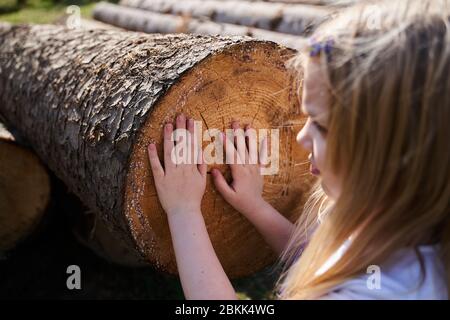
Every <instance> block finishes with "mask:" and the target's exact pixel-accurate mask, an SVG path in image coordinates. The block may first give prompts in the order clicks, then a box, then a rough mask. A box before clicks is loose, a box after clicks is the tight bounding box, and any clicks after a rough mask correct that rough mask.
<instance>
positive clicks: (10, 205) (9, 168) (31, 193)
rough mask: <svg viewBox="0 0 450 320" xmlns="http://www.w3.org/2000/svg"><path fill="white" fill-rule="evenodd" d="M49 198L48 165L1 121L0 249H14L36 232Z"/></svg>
mask: <svg viewBox="0 0 450 320" xmlns="http://www.w3.org/2000/svg"><path fill="white" fill-rule="evenodd" d="M49 201H50V179H49V176H48V173H47V171H46V169H45V167H44V166H43V165H42V163H41V161H40V160H39V158H38V157H37V156H36V155H35V154H34V153H33V152H32V151H31V150H29V149H28V148H27V147H25V146H22V145H21V144H19V143H18V142H17V141H16V139H15V137H14V136H13V135H12V134H11V133H10V132H9V131H8V130H6V128H5V127H4V126H3V125H2V124H1V123H0V252H7V251H9V250H11V249H13V248H15V247H16V246H17V245H18V244H19V243H20V242H21V241H22V240H24V239H26V238H27V237H28V236H30V235H31V234H32V233H33V231H34V230H35V229H36V227H37V226H38V225H39V223H40V222H41V220H42V219H43V217H44V214H45V212H46V211H47V209H48V204H49Z"/></svg>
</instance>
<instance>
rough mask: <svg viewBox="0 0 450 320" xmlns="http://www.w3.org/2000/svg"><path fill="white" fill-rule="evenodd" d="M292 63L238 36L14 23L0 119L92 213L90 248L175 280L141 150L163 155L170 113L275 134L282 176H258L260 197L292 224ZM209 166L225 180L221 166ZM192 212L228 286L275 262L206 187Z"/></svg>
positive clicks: (302, 176)
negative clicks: (198, 210) (153, 148)
mask: <svg viewBox="0 0 450 320" xmlns="http://www.w3.org/2000/svg"><path fill="white" fill-rule="evenodd" d="M293 54H294V51H292V50H290V49H287V48H285V47H280V46H278V45H276V44H274V43H272V42H262V41H256V40H254V39H251V38H248V37H213V36H198V35H197V36H192V35H184V34H178V35H174V34H172V35H160V34H156V35H144V34H138V33H132V32H118V31H111V30H99V29H96V30H77V31H70V30H67V29H65V28H64V27H60V26H14V27H12V28H6V29H5V31H2V30H1V29H0V88H2V90H1V91H0V114H2V115H3V116H4V118H5V120H6V121H7V122H8V123H10V124H14V125H16V127H17V129H18V130H19V131H20V133H21V134H22V136H23V137H24V138H26V139H27V141H28V142H29V143H30V144H31V145H32V146H33V148H34V149H35V151H36V152H37V154H38V155H39V156H40V157H41V158H42V159H44V161H45V162H46V163H47V165H48V166H49V167H50V168H51V169H52V170H53V171H54V172H55V173H56V175H57V176H58V177H59V178H60V179H61V180H62V181H64V182H65V184H66V185H67V186H68V188H69V191H71V192H72V193H74V194H76V195H77V196H78V197H79V198H80V199H82V200H83V202H84V203H85V205H86V206H87V207H88V208H89V209H90V210H91V211H92V212H93V213H94V214H95V216H94V217H93V219H91V220H93V221H98V223H99V225H101V228H102V230H101V234H102V235H104V234H105V233H107V237H99V239H96V241H98V242H100V243H101V245H102V246H103V247H104V248H105V247H106V248H116V247H117V246H120V248H121V249H120V250H119V251H120V252H119V253H118V254H117V256H116V257H114V258H115V259H116V261H119V262H123V263H128V264H139V263H146V264H151V265H154V266H156V267H158V268H159V269H161V270H165V271H167V272H170V273H175V272H176V264H175V259H174V254H173V249H172V245H171V239H170V232H169V228H168V225H167V219H166V216H165V213H164V211H163V210H162V208H161V206H160V204H159V201H158V199H157V194H156V190H155V187H154V184H153V178H152V176H151V170H150V168H149V163H148V159H147V153H146V150H147V145H148V144H149V143H150V142H156V143H157V146H158V148H159V149H158V152H159V153H160V154H161V153H162V147H161V141H162V127H163V124H164V123H165V122H166V121H172V120H173V119H174V117H175V116H176V114H179V113H180V112H184V113H185V114H187V115H188V116H191V117H193V118H194V119H196V120H200V121H203V129H204V130H205V129H206V128H217V129H219V130H224V129H225V128H227V127H228V126H229V123H230V122H231V120H232V119H233V118H239V119H241V120H242V122H243V123H251V124H252V125H253V127H254V128H256V129H258V128H269V129H270V128H278V129H279V130H280V162H279V167H280V170H279V172H278V174H277V175H272V176H266V177H265V186H264V197H265V198H266V200H267V201H269V202H270V203H271V204H272V205H274V206H275V207H276V208H277V209H278V210H279V211H280V212H282V213H283V214H285V215H286V217H288V218H289V219H291V220H292V221H294V220H295V219H296V218H297V217H298V215H299V214H300V211H301V206H302V204H303V201H304V200H305V196H306V193H307V191H308V190H309V187H310V184H311V180H310V178H309V177H308V176H307V174H306V173H307V170H308V168H307V161H306V158H307V155H306V153H304V152H302V151H301V150H300V148H299V147H297V146H295V134H296V132H297V130H298V129H299V127H300V125H301V122H302V121H300V122H293V121H294V120H295V119H297V120H299V117H301V116H300V115H299V113H300V111H299V110H300V107H299V101H298V97H297V95H296V90H297V89H296V88H295V86H293V83H294V81H293V76H294V75H293V74H291V73H289V72H287V70H286V69H285V67H284V63H285V61H286V60H287V59H289V58H290V57H292V56H293ZM300 120H303V119H302V118H300ZM293 123H295V124H296V125H293ZM216 167H218V168H219V169H220V170H222V172H223V173H224V174H225V176H227V177H228V178H229V177H230V173H229V170H228V167H227V166H225V165H216ZM202 212H203V215H204V218H205V223H206V225H207V228H208V231H209V234H210V237H211V240H212V243H213V245H214V248H215V250H216V252H217V254H218V257H219V259H220V260H221V262H222V264H223V266H224V269H225V270H226V272H227V273H228V275H229V276H230V277H236V276H244V275H248V274H250V273H253V272H254V271H256V270H259V269H261V268H262V267H264V266H266V265H267V264H269V263H271V262H273V261H274V259H275V258H276V257H275V256H274V254H273V253H272V252H271V250H270V249H269V247H268V246H267V245H266V244H265V243H264V241H263V239H262V238H261V237H260V235H259V234H258V233H257V231H256V230H255V229H254V228H253V227H252V226H251V225H250V223H249V222H248V221H247V220H246V219H244V218H243V216H242V215H241V214H240V213H238V212H236V211H235V210H233V209H232V208H231V207H230V206H229V205H228V204H227V203H226V202H225V201H224V200H223V199H222V198H221V196H220V195H219V194H218V193H217V192H216V191H215V190H214V188H213V186H212V183H211V180H210V179H209V178H208V184H207V190H206V193H205V196H204V198H203V202H202ZM95 225H96V224H95V223H94V224H93V226H94V227H93V228H94V230H93V231H94V232H93V234H95ZM105 251H107V252H110V251H111V250H105ZM125 251H127V252H126V254H125ZM125 256H126V259H124V260H126V261H121V260H122V259H121V258H123V257H125Z"/></svg>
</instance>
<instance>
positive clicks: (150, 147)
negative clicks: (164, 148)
mask: <svg viewBox="0 0 450 320" xmlns="http://www.w3.org/2000/svg"><path fill="white" fill-rule="evenodd" d="M148 148H149V149H150V150H152V151H153V150H155V144H154V143H150V145H149V146H148Z"/></svg>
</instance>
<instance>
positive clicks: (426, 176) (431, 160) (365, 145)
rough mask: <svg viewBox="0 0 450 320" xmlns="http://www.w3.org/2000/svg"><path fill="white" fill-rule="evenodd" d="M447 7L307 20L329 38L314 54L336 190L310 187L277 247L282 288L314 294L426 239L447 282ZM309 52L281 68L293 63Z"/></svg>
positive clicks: (384, 4)
mask: <svg viewBox="0 0 450 320" xmlns="http://www.w3.org/2000/svg"><path fill="white" fill-rule="evenodd" d="M449 9H450V2H449V1H447V0H442V1H439V0H434V1H430V0H428V1H427V0H410V1H377V2H371V3H369V4H363V5H356V6H354V7H352V8H349V9H345V10H344V11H342V12H340V13H339V14H338V15H337V16H335V17H333V18H332V19H330V20H329V21H328V22H326V23H325V24H323V25H322V26H320V27H319V28H318V30H317V31H316V32H315V37H316V38H318V39H325V40H329V39H333V41H334V42H333V48H332V51H331V53H330V54H323V53H322V54H321V55H320V57H319V58H318V59H320V60H319V61H320V65H321V67H322V70H323V72H324V76H325V77H326V79H327V80H328V83H329V91H330V93H331V96H332V100H333V102H332V104H331V106H330V117H329V124H328V133H327V151H326V152H327V154H326V161H327V165H328V167H329V168H332V170H333V171H334V172H337V173H339V176H340V177H342V186H341V188H342V189H341V190H342V192H341V195H340V196H339V198H338V199H335V201H331V200H330V199H328V198H327V196H326V195H325V194H324V192H323V190H322V188H321V187H320V183H317V184H316V185H315V187H314V188H313V190H312V194H311V197H310V198H309V200H308V202H307V204H306V205H305V208H304V210H303V214H302V215H301V217H300V219H299V221H298V222H297V225H296V229H295V232H294V234H293V235H292V237H291V239H290V241H289V245H288V247H287V249H286V250H285V252H284V253H283V255H282V258H281V261H282V262H283V263H284V264H285V266H286V269H285V272H284V273H283V275H282V276H281V278H280V280H279V283H278V287H277V289H278V290H279V292H280V293H279V297H280V298H285V299H299V298H300V299H313V298H317V297H320V296H321V295H323V294H325V293H327V292H328V291H330V290H332V289H333V287H335V286H336V285H338V284H340V283H342V282H344V281H346V280H348V279H350V278H352V277H354V276H356V275H358V274H361V273H365V272H366V270H367V268H368V267H369V265H372V264H382V263H383V261H386V259H387V258H388V257H389V256H390V255H391V254H392V253H394V252H395V251H396V250H399V249H401V248H405V247H411V248H417V247H418V246H419V245H421V244H429V243H440V254H442V258H443V261H444V263H445V265H446V270H447V287H449V286H448V284H449V283H448V279H450V276H449V274H448V273H449V269H450V268H449V267H450V259H449V257H450V223H449V215H450V204H449V203H450V201H449V199H450V183H449V181H450V148H449V141H450V124H449V123H448V121H449V120H450V28H449V16H450V10H449ZM377 19H378V20H377ZM377 24H378V25H377ZM307 53H308V52H306V51H305V52H302V53H300V54H299V55H297V56H296V57H295V58H294V59H292V60H291V61H289V66H290V68H292V69H295V70H296V71H297V72H299V73H301V72H302V67H303V64H304V61H305V56H306V54H307ZM319 208H321V209H319ZM320 216H324V218H323V219H322V221H320V223H319V222H318V220H319V219H318V218H319V217H320ZM350 237H353V239H352V241H351V242H350V244H349V246H348V248H347V250H346V251H345V252H344V253H343V254H342V256H341V258H340V259H338V260H337V261H335V263H334V264H333V265H332V266H331V267H329V268H328V269H326V270H324V271H323V266H324V264H325V263H326V262H327V260H329V259H330V257H331V256H332V255H333V253H335V252H336V251H337V250H338V249H339V248H340V247H341V245H342V244H344V243H346V241H347V240H348V239H349V238H350ZM347 243H348V241H347ZM303 247H304V250H303ZM299 248H300V249H299ZM299 250H300V251H302V252H299ZM300 253H301V256H300V257H299V258H298V256H299V254H300ZM418 256H419V258H420V254H418ZM319 271H320V272H319Z"/></svg>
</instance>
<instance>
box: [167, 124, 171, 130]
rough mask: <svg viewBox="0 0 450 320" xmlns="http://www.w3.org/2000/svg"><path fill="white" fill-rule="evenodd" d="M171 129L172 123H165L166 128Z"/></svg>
mask: <svg viewBox="0 0 450 320" xmlns="http://www.w3.org/2000/svg"><path fill="white" fill-rule="evenodd" d="M171 129H172V124H171V123H166V130H167V131H170V130H171Z"/></svg>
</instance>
